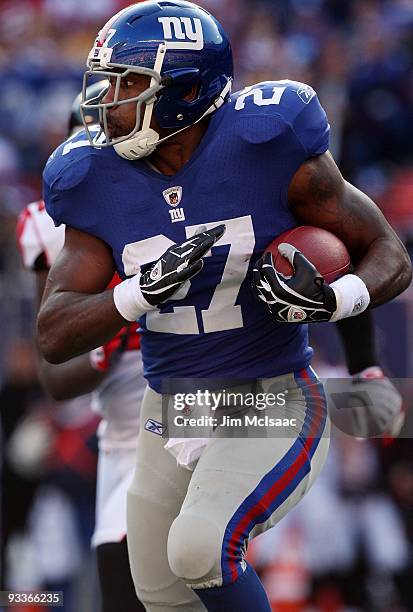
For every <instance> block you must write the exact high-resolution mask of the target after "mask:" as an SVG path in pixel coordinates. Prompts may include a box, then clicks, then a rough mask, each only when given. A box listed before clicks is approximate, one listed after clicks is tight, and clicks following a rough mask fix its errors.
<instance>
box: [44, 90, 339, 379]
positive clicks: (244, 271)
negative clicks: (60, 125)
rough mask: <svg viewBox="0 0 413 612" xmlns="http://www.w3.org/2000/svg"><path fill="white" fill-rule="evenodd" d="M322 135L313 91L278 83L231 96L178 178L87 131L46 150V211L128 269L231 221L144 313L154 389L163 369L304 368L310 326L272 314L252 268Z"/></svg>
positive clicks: (239, 374)
mask: <svg viewBox="0 0 413 612" xmlns="http://www.w3.org/2000/svg"><path fill="white" fill-rule="evenodd" d="M328 135H329V125H328V122H327V118H326V114H325V112H324V110H323V108H322V107H321V105H320V103H319V101H318V99H317V96H316V94H315V92H314V91H313V90H312V89H311V88H310V87H308V86H307V85H303V84H302V83H296V82H292V81H276V82H265V83H259V84H257V85H254V86H252V87H248V88H246V89H244V90H242V91H241V92H238V93H236V94H234V95H233V96H232V97H231V100H230V101H229V102H228V103H227V104H225V105H224V106H223V107H222V108H221V109H220V110H218V111H217V112H216V113H215V114H214V115H213V116H212V118H211V121H210V124H209V127H208V129H207V131H206V133H205V136H204V137H203V139H202V141H201V143H200V145H199V146H198V148H197V149H196V150H195V152H194V154H193V155H192V157H191V159H190V160H189V161H188V162H187V163H186V164H185V165H184V166H183V168H182V169H181V170H180V171H179V172H178V173H176V174H175V175H173V176H165V175H163V174H160V173H158V172H156V171H155V170H153V169H152V168H151V167H150V166H149V165H148V164H147V163H146V162H145V161H144V160H140V161H137V162H132V161H126V160H125V159H122V158H121V157H119V156H118V155H117V153H116V152H115V151H114V149H113V148H112V147H108V148H104V149H95V148H93V147H91V146H89V145H88V142H87V140H86V136H85V133H84V132H80V133H79V134H78V135H76V136H75V137H74V138H72V139H70V140H69V141H66V142H65V143H63V144H62V145H61V146H60V147H59V148H58V149H57V150H56V151H55V152H54V154H53V155H52V156H51V158H50V160H49V161H48V163H47V165H46V168H45V171H44V200H45V202H46V207H47V211H48V213H49V214H50V215H51V217H52V218H53V219H54V221H55V223H56V224H61V223H65V224H67V225H69V226H72V227H74V228H76V229H78V230H82V231H84V232H88V233H90V234H92V235H94V236H96V237H98V238H100V239H101V240H103V241H104V242H106V243H107V244H108V245H109V246H110V248H111V249H112V252H113V257H114V260H115V262H116V267H117V270H118V272H119V274H120V275H121V277H123V278H125V277H128V276H131V275H133V274H135V273H136V272H137V271H138V269H139V265H141V266H143V265H144V264H147V263H149V262H152V261H154V260H156V259H158V258H159V257H160V256H161V255H162V254H163V253H164V252H165V250H166V249H167V248H168V247H169V246H171V245H172V244H173V243H179V242H183V241H184V240H185V239H186V238H187V237H190V236H191V235H193V234H194V233H197V232H198V231H200V230H201V231H202V229H203V228H205V227H206V228H211V227H214V226H216V225H219V224H220V223H225V225H226V232H225V234H224V235H223V237H222V238H221V239H220V240H219V241H218V242H217V243H216V245H215V246H214V247H213V248H212V251H211V253H210V254H209V255H208V256H206V257H205V258H204V268H203V270H202V272H201V273H199V274H198V275H197V276H196V277H194V278H193V279H192V280H191V283H190V287H189V290H188V291H187V293H186V295H182V294H179V295H177V296H176V299H174V300H170V301H168V302H167V303H165V304H163V305H161V306H160V307H159V308H157V309H155V310H153V311H151V312H149V313H148V314H147V315H146V316H144V317H143V318H142V319H141V320H140V324H141V326H142V343H141V347H142V356H143V361H144V367H145V376H146V378H147V380H148V382H149V384H150V385H151V387H152V388H154V389H155V390H157V391H161V390H162V380H165V379H169V378H185V377H193V378H221V379H222V378H226V377H228V378H231V379H238V378H239V379H248V378H267V377H272V376H278V375H281V374H285V373H288V372H293V371H295V370H298V369H301V368H305V367H307V365H308V364H309V362H310V360H311V356H312V350H311V348H310V347H309V346H308V333H307V326H305V325H293V324H278V323H277V322H275V321H274V320H273V319H272V317H271V316H270V314H269V313H268V311H267V308H266V307H265V305H264V304H261V303H260V302H258V300H257V299H256V297H255V296H254V294H253V292H252V290H251V277H252V268H253V265H254V263H255V261H256V260H257V259H258V257H260V256H261V255H262V253H263V251H264V250H265V248H266V247H267V245H268V244H269V243H270V242H271V241H272V240H273V239H274V238H275V237H276V236H278V235H279V234H281V233H282V232H284V231H286V230H288V229H290V228H292V227H295V226H296V225H297V220H296V219H295V218H294V216H293V214H292V213H291V211H290V210H289V207H288V201H287V192H288V186H289V183H290V181H291V178H292V176H293V175H294V173H295V172H296V171H297V169H298V168H299V167H300V166H301V164H302V163H303V162H304V161H305V160H307V159H309V158H310V157H312V156H316V155H320V154H322V153H324V152H325V151H326V150H327V148H328ZM137 262H138V263H137ZM138 264H139V265H138ZM178 297H179V299H178Z"/></svg>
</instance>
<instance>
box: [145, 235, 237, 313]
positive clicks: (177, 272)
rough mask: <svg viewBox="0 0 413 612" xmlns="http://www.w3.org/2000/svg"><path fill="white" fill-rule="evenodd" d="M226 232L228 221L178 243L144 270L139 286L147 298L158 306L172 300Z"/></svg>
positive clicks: (200, 267) (200, 266) (199, 269)
mask: <svg viewBox="0 0 413 612" xmlns="http://www.w3.org/2000/svg"><path fill="white" fill-rule="evenodd" d="M224 232H225V225H217V227H214V228H212V229H210V230H205V231H204V232H201V233H200V234H196V235H195V236H192V238H189V239H188V240H186V241H185V242H183V243H182V244H174V245H172V246H171V247H169V249H168V250H167V251H165V253H164V254H163V255H162V257H161V258H160V259H158V261H156V262H155V263H154V264H152V265H151V266H150V268H149V269H148V270H146V272H144V273H142V274H141V277H140V282H139V286H140V289H141V292H142V295H143V297H144V298H145V300H146V301H147V302H148V303H149V304H151V305H152V306H157V305H158V304H161V303H162V302H165V300H169V299H170V298H171V297H172V296H173V295H174V293H175V292H176V291H178V289H180V288H181V286H182V284H183V283H184V282H185V281H187V280H188V279H190V278H192V277H193V276H195V274H198V272H200V271H201V270H202V267H203V265H204V262H203V261H202V257H203V256H204V255H206V253H207V252H208V251H209V250H210V249H211V247H212V246H213V245H214V244H215V242H216V241H217V240H219V238H221V236H222V235H223V234H224Z"/></svg>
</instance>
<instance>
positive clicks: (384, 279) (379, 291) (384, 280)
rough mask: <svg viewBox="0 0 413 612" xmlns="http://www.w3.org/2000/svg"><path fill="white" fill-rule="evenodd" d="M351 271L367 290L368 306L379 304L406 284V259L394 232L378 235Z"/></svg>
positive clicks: (383, 302)
mask: <svg viewBox="0 0 413 612" xmlns="http://www.w3.org/2000/svg"><path fill="white" fill-rule="evenodd" d="M378 271H380V273H378ZM354 273H355V274H357V276H359V277H360V278H361V279H362V280H363V281H364V283H365V285H366V287H367V289H368V290H369V294H370V307H375V306H380V305H381V304H385V303H386V302H388V301H389V300H391V299H393V298H395V297H396V296H397V295H399V294H400V293H402V291H404V290H405V289H406V287H408V286H409V284H410V282H411V264H410V259H409V256H408V254H407V252H406V250H405V249H404V247H403V245H402V243H401V242H400V241H399V239H398V238H397V237H396V236H394V237H392V238H378V239H377V240H375V241H374V242H373V243H372V244H371V245H370V247H369V249H368V251H367V253H366V254H365V256H364V257H363V258H362V259H361V261H360V262H359V263H358V264H357V265H356V266H355V270H354Z"/></svg>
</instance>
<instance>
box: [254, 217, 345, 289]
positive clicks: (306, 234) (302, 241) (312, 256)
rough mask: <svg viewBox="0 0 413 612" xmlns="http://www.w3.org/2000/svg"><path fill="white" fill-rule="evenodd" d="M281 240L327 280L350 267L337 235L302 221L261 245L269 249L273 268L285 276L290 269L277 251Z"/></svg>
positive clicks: (332, 279) (339, 274)
mask: <svg viewBox="0 0 413 612" xmlns="http://www.w3.org/2000/svg"><path fill="white" fill-rule="evenodd" d="M281 242H288V243H289V244H292V245H293V246H295V247H296V248H297V249H298V250H299V251H301V252H302V253H303V254H304V255H305V256H306V257H307V259H309V260H310V261H311V263H312V264H313V265H314V266H315V267H316V268H317V270H318V271H319V272H320V274H321V275H322V276H323V277H324V278H325V280H326V281H327V282H328V283H331V282H333V281H334V280H337V279H338V278H340V276H343V275H344V274H347V272H348V271H349V269H350V265H351V261H350V255H349V253H348V251H347V248H346V246H345V245H344V243H343V242H342V241H341V240H340V238H337V236H335V235H334V234H332V233H331V232H328V231H327V230H324V229H321V228H319V227H311V226H309V225H302V226H299V227H294V228H293V229H290V230H287V231H286V232H283V233H282V234H280V236H277V238H275V239H274V240H273V241H272V242H271V244H269V245H268V247H267V248H266V249H265V251H266V252H267V251H269V252H270V253H272V256H273V261H274V265H275V267H276V269H277V270H278V272H281V274H284V275H285V276H291V275H292V274H293V269H292V267H291V265H290V263H289V261H288V260H287V259H286V258H285V257H283V256H282V255H281V254H280V253H279V252H278V245H279V244H281Z"/></svg>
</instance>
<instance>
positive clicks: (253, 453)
mask: <svg viewBox="0 0 413 612" xmlns="http://www.w3.org/2000/svg"><path fill="white" fill-rule="evenodd" d="M102 77H105V78H108V79H109V82H110V86H109V88H108V90H107V92H106V94H105V95H104V97H103V98H102V99H101V100H98V101H95V102H93V101H91V102H86V101H85V102H84V103H83V108H84V111H86V110H87V108H88V107H89V108H90V107H92V106H93V107H94V108H98V109H99V112H100V118H101V127H100V129H97V130H95V129H91V128H90V126H87V125H86V126H85V127H86V131H85V132H82V133H80V134H79V135H77V136H75V137H74V138H73V139H69V140H68V141H67V142H66V143H64V144H63V145H62V146H60V147H59V148H58V149H57V150H56V151H55V152H54V154H53V155H52V156H51V158H50V160H49V162H48V164H47V166H46V168H45V172H44V199H45V202H46V207H47V210H48V212H49V214H50V215H51V216H52V217H53V219H54V220H55V223H56V224H61V223H64V224H66V226H67V229H66V239H65V246H64V248H63V250H62V252H61V255H60V256H59V258H58V260H57V261H56V263H55V265H54V267H53V268H52V270H51V272H50V275H49V279H48V284H47V286H46V293H45V298H44V302H43V305H42V308H41V311H40V314H39V319H38V330H39V331H38V334H39V344H40V347H41V349H42V351H43V353H44V355H45V357H46V358H47V359H48V360H49V361H51V362H56V363H57V362H62V361H65V360H67V359H69V358H71V357H73V356H75V355H78V354H80V353H82V352H85V351H87V350H91V349H93V348H94V347H96V346H99V345H101V344H103V343H104V342H105V341H106V340H108V339H109V338H110V337H112V336H113V335H114V334H115V333H116V332H117V331H118V330H119V328H120V327H122V326H123V325H124V324H125V321H135V320H137V319H139V321H140V324H141V329H142V344H141V348H142V356H143V361H144V368H145V377H146V379H147V381H148V387H147V390H146V392H145V396H144V400H143V404H142V412H141V415H142V416H141V418H142V427H141V430H140V434H139V442H138V451H137V468H136V472H135V477H134V481H133V483H132V485H131V488H130V490H129V498H128V545H129V551H130V561H131V569H132V575H133V578H134V582H135V586H136V589H137V592H138V594H139V597H140V599H141V601H143V602H144V604H145V606H146V609H147V610H149V611H151V612H173V610H182V611H184V610H185V611H194V612H196V611H198V610H199V611H200V610H205V609H207V610H211V611H214V610H216V611H220V612H223V611H231V612H232V611H235V610H236V611H237V612H256V611H258V610H260V611H269V610H270V607H269V603H268V599H267V597H266V594H265V591H264V589H263V588H262V585H261V583H260V581H259V579H258V577H257V576H256V574H255V572H254V571H253V569H252V568H251V567H250V566H249V565H248V564H247V563H246V561H245V559H244V552H245V548H246V546H247V543H248V539H249V538H251V537H253V536H255V535H257V534H259V533H261V532H263V531H264V530H265V529H268V528H269V527H271V526H272V525H274V524H275V523H276V522H277V521H279V520H280V519H281V518H282V517H283V516H284V515H285V514H286V512H288V510H289V509H290V508H291V507H292V506H293V505H294V504H295V503H297V502H298V501H299V500H300V498H301V497H302V496H303V495H304V494H305V493H306V492H307V491H308V489H309V487H310V486H311V485H312V483H313V482H314V480H315V479H316V477H317V475H318V473H319V471H320V469H321V467H322V465H323V463H324V461H325V457H326V453H327V449H328V430H329V422H328V418H327V414H326V403H325V397H324V394H323V389H322V386H321V385H320V383H319V381H318V379H317V377H316V375H315V373H314V372H313V370H312V369H311V367H310V362H311V357H312V349H311V348H310V347H309V345H308V334H307V331H308V330H307V326H306V325H305V324H304V325H303V324H302V322H303V321H304V322H316V321H339V320H342V319H345V318H346V317H351V316H354V315H359V314H360V313H362V312H364V311H365V310H366V308H367V307H368V306H369V305H370V306H376V305H378V304H382V303H384V302H386V301H388V300H390V299H392V298H393V297H395V296H396V295H398V294H399V293H401V292H402V291H403V290H404V289H405V288H406V287H407V286H408V284H409V283H410V280H411V266H410V261H409V258H408V256H407V253H406V251H405V249H404V247H403V245H402V244H401V243H400V241H399V240H398V238H397V236H396V235H395V233H394V232H393V230H392V229H391V228H390V226H389V225H388V224H387V222H386V220H385V219H384V217H383V216H382V214H381V213H380V211H379V210H378V208H377V207H376V206H375V204H374V203H373V202H372V201H371V200H370V199H369V198H368V197H367V196H366V195H365V194H363V193H361V192H360V191H359V190H357V189H356V188H355V187H353V186H352V185H350V184H349V183H347V182H346V181H345V180H344V179H343V177H342V176H341V174H340V172H339V170H338V168H337V166H336V164H335V163H334V160H333V159H332V157H331V155H330V154H329V152H328V133H329V125H328V122H327V118H326V115H325V112H324V110H323V108H322V107H321V105H320V103H319V101H318V98H317V96H316V94H315V92H314V91H313V89H312V88H311V87H309V86H308V85H304V84H302V83H297V82H293V81H288V80H286V81H277V82H264V83H258V84H256V85H253V86H249V87H247V88H246V89H244V90H242V91H240V92H238V93H236V94H234V95H231V93H230V89H231V82H232V77H233V67H232V55H231V48H230V44H229V41H228V38H227V36H226V34H225V32H224V30H223V28H222V26H221V25H220V24H219V23H218V22H217V21H216V20H215V19H214V18H213V17H212V16H211V15H210V14H209V13H208V12H206V11H205V10H204V9H201V8H200V7H197V6H196V5H194V4H192V3H189V2H185V1H183V0H169V1H167V2H166V1H165V2H163V1H159V2H156V1H152V0H148V1H146V2H143V3H139V4H136V5H132V6H130V7H128V8H126V9H124V10H122V11H120V12H119V13H117V14H116V15H115V16H114V17H113V18H112V19H111V20H109V22H108V23H107V24H106V25H105V26H104V27H103V28H102V30H101V31H100V33H99V35H98V37H97V39H96V41H95V44H94V45H93V48H92V50H91V52H90V54H89V57H88V70H87V72H86V74H85V83H84V90H86V86H87V84H88V82H89V81H88V79H89V78H99V79H101V78H102ZM300 224H304V225H305V224H308V225H310V224H311V225H313V226H314V225H315V226H318V227H322V228H325V229H328V230H329V231H331V232H333V233H335V234H336V235H337V236H339V237H340V238H341V239H342V240H343V242H344V243H345V244H346V246H347V248H348V250H349V252H350V254H351V257H352V261H353V263H354V273H352V274H347V275H345V276H344V277H342V278H341V279H339V280H337V281H335V282H334V283H332V284H331V285H329V284H327V283H326V282H325V281H324V279H323V278H322V277H321V276H320V274H319V273H318V272H317V270H316V269H315V268H314V266H313V265H312V264H311V262H309V261H308V260H307V259H306V258H305V257H304V256H303V255H302V254H301V253H299V252H298V251H296V250H295V249H294V248H293V247H291V246H290V245H282V246H281V247H280V248H281V251H282V253H283V255H284V256H285V257H287V258H288V259H289V260H290V262H291V263H292V265H293V267H294V271H295V272H294V275H293V276H292V277H291V278H290V279H285V278H283V277H281V276H280V275H279V274H277V272H276V271H275V269H274V267H273V265H272V260H271V259H270V258H269V257H267V256H264V257H262V255H263V252H264V250H265V248H266V246H267V245H268V244H269V243H270V242H271V241H272V239H273V238H274V236H277V235H279V234H281V233H282V232H283V231H286V230H287V229H289V228H292V227H295V226H296V225H300ZM115 269H116V270H117V271H118V272H119V274H120V275H121V277H122V278H123V279H124V280H123V282H122V283H120V284H119V285H118V286H117V287H116V288H115V289H114V290H107V289H106V287H107V284H108V282H109V280H110V278H111V277H112V275H113V272H114V270H115ZM252 282H253V284H254V290H255V293H256V295H254V293H253V291H251V283H252ZM256 296H258V297H259V298H260V300H261V301H258V300H257V299H256ZM297 312H299V313H300V317H297V316H296V313H297ZM298 320H299V321H300V324H299V323H298V322H297V321H298ZM173 378H179V379H196V380H199V379H203V380H206V381H209V383H210V384H211V386H212V385H213V384H214V382H215V383H216V382H217V379H220V380H222V379H226V380H233V381H237V380H238V381H239V380H241V381H242V380H247V379H249V380H251V379H252V380H254V381H255V385H256V388H259V389H262V390H264V391H265V390H267V389H271V388H273V385H276V386H278V387H280V388H282V389H284V390H285V391H286V392H288V402H287V406H286V408H285V413H286V414H287V416H289V417H291V416H292V415H294V419H287V420H289V422H291V423H292V421H293V420H294V422H295V424H291V426H290V427H288V428H287V429H286V433H285V434H284V435H283V436H278V437H274V435H273V434H271V432H270V428H269V426H267V425H264V426H263V430H262V431H261V433H260V437H259V439H254V438H251V437H250V438H237V437H234V438H225V437H222V436H220V435H219V432H216V431H215V432H214V433H213V434H212V436H211V438H210V439H209V440H208V441H205V440H202V441H199V440H196V439H192V440H191V439H188V440H186V441H185V440H184V441H183V443H182V447H186V448H185V449H183V448H181V449H180V450H178V452H176V454H177V456H178V465H177V461H176V459H175V457H174V456H173V453H172V450H173V449H174V448H175V450H176V448H179V444H176V445H174V444H170V442H171V440H169V442H168V444H167V446H168V445H169V446H170V447H171V449H170V450H171V452H168V450H167V449H165V444H164V443H165V440H164V438H163V437H162V433H164V432H165V423H164V422H163V418H164V417H165V414H163V412H162V402H164V405H165V402H166V404H168V402H170V400H171V398H170V397H169V396H168V394H167V393H165V394H164V397H162V392H163V391H165V390H167V389H168V382H169V381H170V379H173ZM209 383H208V384H209ZM234 384H235V383H234ZM172 399H173V398H172ZM234 407H235V408H237V407H238V406H237V405H236V406H234ZM186 408H187V406H186ZM181 451H185V452H181ZM190 464H191V465H190ZM188 467H191V468H192V469H193V471H191V470H190V469H187V468H188Z"/></svg>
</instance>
